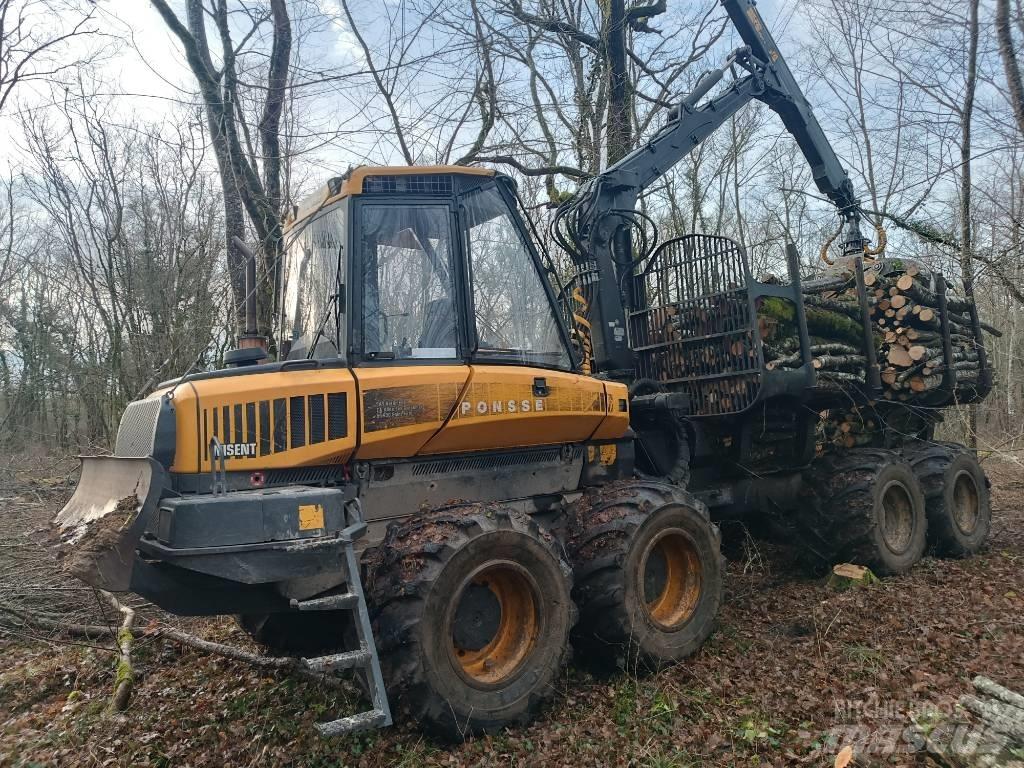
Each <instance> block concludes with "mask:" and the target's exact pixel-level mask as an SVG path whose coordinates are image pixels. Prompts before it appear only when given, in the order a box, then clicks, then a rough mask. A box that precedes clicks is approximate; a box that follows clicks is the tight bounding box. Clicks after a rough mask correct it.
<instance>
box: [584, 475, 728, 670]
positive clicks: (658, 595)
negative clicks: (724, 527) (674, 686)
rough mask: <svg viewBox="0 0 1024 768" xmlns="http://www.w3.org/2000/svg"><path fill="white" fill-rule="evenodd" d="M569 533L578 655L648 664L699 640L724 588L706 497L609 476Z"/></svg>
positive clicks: (671, 657)
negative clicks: (611, 479)
mask: <svg viewBox="0 0 1024 768" xmlns="http://www.w3.org/2000/svg"><path fill="white" fill-rule="evenodd" d="M569 532H570V538H569V555H570V559H571V561H572V563H573V571H574V578H575V582H576V587H575V589H574V591H573V596H574V598H575V599H576V604H577V605H578V606H579V610H580V622H579V624H578V625H577V627H576V630H575V632H574V633H573V640H574V643H575V644H576V647H577V649H578V651H579V655H580V657H582V658H585V659H588V660H590V661H592V662H593V663H595V664H596V665H597V666H599V667H605V668H608V667H611V666H613V665H614V666H622V667H625V668H627V669H630V670H632V669H635V668H636V667H638V666H639V667H643V668H646V669H649V670H652V669H657V668H659V667H662V666H664V665H665V664H669V663H672V662H675V661H678V660H680V659H682V658H684V657H686V656H688V655H690V654H691V653H693V652H694V651H696V650H697V649H698V648H699V647H700V646H701V644H702V643H703V642H704V640H705V639H706V638H707V636H708V635H709V634H710V633H711V630H712V628H713V625H714V620H715V615H716V614H717V613H718V607H719V604H720V602H721V595H722V558H721V555H720V554H719V545H720V536H719V533H718V529H717V528H716V527H715V526H714V525H713V524H712V523H711V522H710V520H709V519H708V513H707V510H706V508H705V507H704V505H703V504H701V503H700V502H699V501H697V500H696V499H694V498H693V497H692V496H690V495H689V494H687V493H686V492H684V491H682V490H680V489H679V488H677V487H675V486H672V485H668V484H665V483H658V482H653V481H640V480H634V481H625V482H621V483H613V484H611V485H608V486H604V487H602V488H594V489H590V490H588V491H587V493H586V495H584V497H583V499H581V500H580V502H579V503H578V504H577V505H576V506H575V507H574V508H573V509H572V510H571V511H570V515H569Z"/></svg>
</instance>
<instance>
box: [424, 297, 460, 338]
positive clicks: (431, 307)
mask: <svg viewBox="0 0 1024 768" xmlns="http://www.w3.org/2000/svg"><path fill="white" fill-rule="evenodd" d="M419 346H420V347H429V348H438V347H455V346H456V344H455V312H454V311H453V308H452V300H451V299H448V298H445V299H434V300H432V301H428V302H427V306H426V308H425V309H424V311H423V334H422V335H421V336H420V343H419Z"/></svg>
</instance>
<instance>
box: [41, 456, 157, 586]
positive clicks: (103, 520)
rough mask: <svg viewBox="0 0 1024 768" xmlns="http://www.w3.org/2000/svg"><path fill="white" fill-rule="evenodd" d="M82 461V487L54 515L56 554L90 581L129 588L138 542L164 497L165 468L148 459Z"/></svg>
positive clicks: (85, 458) (70, 569) (75, 573)
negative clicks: (56, 539) (162, 492)
mask: <svg viewBox="0 0 1024 768" xmlns="http://www.w3.org/2000/svg"><path fill="white" fill-rule="evenodd" d="M81 460H82V475H81V478H80V479H79V481H78V487H77V488H76V489H75V493H74V495H73V496H72V497H71V500H70V501H69V502H68V503H67V504H66V505H65V506H64V509H62V510H61V511H60V512H59V513H58V514H57V516H56V517H55V518H54V519H53V527H54V528H55V529H56V534H57V538H58V542H57V558H58V560H60V562H61V564H62V566H63V568H64V570H66V571H67V572H68V573H70V574H72V575H73V576H76V577H77V578H79V579H81V580H82V581H84V582H85V583H87V584H89V585H91V586H93V587H96V588H98V589H105V590H108V591H110V592H124V591H126V590H127V589H128V586H129V584H130V583H131V578H132V565H133V564H134V562H135V545H136V544H138V541H139V538H140V537H141V536H142V533H143V531H145V529H146V523H147V522H148V520H149V519H150V518H151V517H152V515H153V511H154V509H156V505H157V502H158V501H159V500H160V493H161V491H162V490H163V485H164V469H163V467H162V466H161V465H160V464H159V463H158V462H157V461H155V460H154V459H152V458H148V457H142V458H121V457H119V456H82V457H81Z"/></svg>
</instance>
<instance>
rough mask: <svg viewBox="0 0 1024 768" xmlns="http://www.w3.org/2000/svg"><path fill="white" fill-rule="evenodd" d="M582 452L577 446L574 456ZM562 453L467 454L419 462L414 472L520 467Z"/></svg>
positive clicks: (548, 460) (546, 461)
mask: <svg viewBox="0 0 1024 768" xmlns="http://www.w3.org/2000/svg"><path fill="white" fill-rule="evenodd" d="M581 454H582V449H581V448H576V449H575V452H574V454H573V458H578V457H579V456H580V455H581ZM561 455H562V452H561V451H560V450H559V449H558V448H551V449H545V450H542V451H528V452H519V453H507V454H502V455H498V456H466V457H460V458H451V459H439V460H438V461H428V462H424V463H422V464H417V465H416V466H415V467H413V470H412V473H413V474H414V475H434V474H447V473H450V472H474V471H479V470H484V469H498V468H501V467H518V466H522V465H523V464H549V463H552V462H555V461H558V460H559V458H560V457H561Z"/></svg>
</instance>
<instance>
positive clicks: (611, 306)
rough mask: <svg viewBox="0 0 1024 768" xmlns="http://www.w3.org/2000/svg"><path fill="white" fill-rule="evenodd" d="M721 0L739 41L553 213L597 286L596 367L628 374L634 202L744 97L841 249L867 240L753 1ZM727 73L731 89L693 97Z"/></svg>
mask: <svg viewBox="0 0 1024 768" xmlns="http://www.w3.org/2000/svg"><path fill="white" fill-rule="evenodd" d="M721 2H722V5H723V6H724V7H725V9H726V11H727V13H728V14H729V18H730V19H731V20H732V23H733V26H735V28H736V30H737V31H738V32H739V35H740V37H741V38H742V40H743V42H744V45H743V46H742V47H739V48H737V49H736V50H734V51H733V52H732V53H730V54H729V56H728V57H727V58H726V60H725V63H724V64H723V65H722V66H721V67H719V68H717V69H713V70H710V71H708V72H705V73H704V75H703V76H702V77H701V78H700V79H699V81H698V82H697V85H696V86H695V88H694V90H693V92H692V93H690V94H688V95H687V96H686V97H684V98H683V99H682V100H681V101H680V103H679V105H678V107H676V108H675V109H673V110H672V111H671V112H670V114H669V121H668V123H667V124H666V125H665V126H664V127H663V128H662V129H661V130H660V131H659V132H658V133H657V134H656V135H655V136H654V137H653V138H652V139H651V140H650V141H648V142H647V144H645V145H644V146H642V147H639V148H638V149H636V150H634V151H633V152H632V153H630V154H629V155H627V156H626V157H624V158H622V159H621V160H619V161H618V162H616V163H615V164H613V165H612V166H610V167H609V168H608V169H607V170H605V171H604V172H603V173H601V174H600V175H598V176H596V177H594V178H593V179H590V180H588V181H587V182H586V183H585V184H584V185H583V187H582V188H581V189H580V191H579V193H578V194H577V195H576V196H575V197H574V198H573V199H572V200H570V201H568V202H567V203H565V204H564V205H563V207H562V209H561V210H560V211H559V214H558V219H559V220H560V221H559V220H556V231H557V233H558V236H559V240H560V243H561V244H562V246H563V247H565V248H566V250H568V251H569V252H570V254H572V255H573V257H574V259H575V260H576V263H577V269H578V272H579V276H580V279H581V282H583V283H584V284H590V285H592V286H594V288H595V294H596V295H595V297H594V299H595V301H594V305H593V306H592V307H591V308H590V309H591V313H592V318H593V320H592V322H591V326H592V328H593V329H594V332H593V335H592V342H593V346H594V363H595V367H596V369H597V370H598V371H601V372H603V373H605V374H606V375H608V376H611V377H613V378H628V376H629V373H628V372H631V371H632V370H633V369H634V357H633V354H634V353H633V350H632V349H631V348H630V344H629V340H628V338H627V333H626V323H625V320H626V313H627V312H628V311H629V310H630V309H633V308H634V307H633V306H632V304H633V303H634V300H633V295H632V292H630V291H628V290H626V289H625V283H626V280H627V278H628V276H629V275H630V274H631V273H632V269H633V265H634V258H633V247H632V241H631V230H632V229H633V228H634V226H638V225H639V223H638V221H637V219H636V215H637V214H636V213H635V207H636V203H637V200H638V198H639V197H640V195H641V194H642V193H643V191H644V190H646V189H647V188H649V187H650V186H651V185H652V184H654V183H655V182H656V181H658V180H659V179H660V178H662V177H663V176H664V175H665V174H666V173H668V172H669V171H671V170H672V168H674V167H675V166H676V165H677V164H678V163H679V162H680V161H682V160H683V159H684V158H685V157H686V156H687V155H689V154H690V152H692V151H693V150H694V149H695V148H696V147H698V146H699V145H700V144H701V143H702V142H703V141H704V140H705V139H707V138H708V137H709V136H710V135H711V134H712V133H714V132H715V131H716V130H718V128H720V127H721V126H722V125H724V124H725V123H726V122H727V121H728V120H729V119H730V118H731V117H732V116H733V115H735V114H736V113H737V112H738V111H739V110H740V109H742V108H743V107H744V106H746V105H747V104H748V103H749V102H751V101H753V100H757V101H761V102H763V103H765V104H767V105H768V107H770V108H771V109H772V111H774V112H775V113H776V114H778V115H779V117H780V118H781V119H782V122H783V125H784V126H785V127H786V130H787V131H788V132H789V133H790V134H791V135H792V136H793V138H794V139H795V140H796V142H797V145H798V146H799V147H800V150H801V152H803V154H804V157H805V158H807V162H808V163H809V165H810V167H811V171H812V173H813V175H814V181H815V183H816V184H817V186H818V189H819V190H820V191H821V192H822V194H824V195H825V196H826V197H827V198H828V199H829V200H831V201H832V203H833V204H834V205H835V206H836V208H837V209H838V211H839V213H840V215H841V216H842V218H843V220H844V226H845V236H844V239H843V248H844V251H846V252H848V253H859V252H862V251H863V250H864V246H865V243H866V242H867V241H866V240H865V239H864V237H863V236H862V234H861V231H860V206H859V202H858V200H857V196H856V193H855V191H854V188H853V183H852V182H851V181H850V177H849V175H848V174H847V172H846V170H845V169H844V168H843V166H842V163H841V162H840V160H839V157H838V156H837V155H836V152H835V150H834V149H833V148H832V145H831V144H830V143H829V141H828V139H827V138H826V136H825V133H824V131H822V129H821V126H820V125H819V124H818V121H817V119H816V118H815V116H814V112H813V110H812V109H811V106H810V104H809V103H808V101H807V99H806V97H805V96H804V94H803V91H802V90H801V89H800V86H799V85H798V84H797V82H796V80H795V79H794V77H793V74H792V72H790V69H789V66H788V65H787V64H786V60H785V59H784V58H783V56H782V54H781V53H780V52H779V49H778V46H777V45H776V44H775V41H774V39H772V36H771V33H770V32H769V31H768V29H767V27H766V26H765V24H764V22H763V21H762V19H761V17H760V15H759V14H758V12H757V8H756V4H755V2H754V0H721ZM727 74H728V75H730V77H731V84H730V85H729V87H728V88H727V89H726V90H724V91H723V92H722V93H720V94H719V95H717V96H714V97H713V98H710V99H708V100H707V101H704V102H703V103H700V102H701V100H702V99H704V97H705V96H707V95H708V94H709V93H710V92H711V90H712V89H713V88H714V87H715V86H717V85H718V84H719V83H721V82H722V80H723V79H725V77H726V75H727ZM616 372H619V375H617V373H616Z"/></svg>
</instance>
